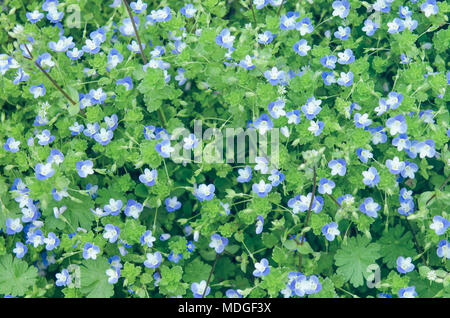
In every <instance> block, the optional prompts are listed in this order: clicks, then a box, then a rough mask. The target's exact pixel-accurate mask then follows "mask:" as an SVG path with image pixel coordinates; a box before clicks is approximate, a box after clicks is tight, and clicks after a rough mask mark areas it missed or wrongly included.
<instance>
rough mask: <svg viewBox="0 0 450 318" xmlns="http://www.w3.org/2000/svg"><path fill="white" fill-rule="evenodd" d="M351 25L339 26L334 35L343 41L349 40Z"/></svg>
mask: <svg viewBox="0 0 450 318" xmlns="http://www.w3.org/2000/svg"><path fill="white" fill-rule="evenodd" d="M350 31H351V30H350V27H345V28H344V27H342V26H340V27H338V30H337V31H336V32H334V36H335V37H336V38H338V39H341V40H342V41H345V40H348V38H349V37H350Z"/></svg>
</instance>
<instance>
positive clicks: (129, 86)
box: [116, 76, 133, 91]
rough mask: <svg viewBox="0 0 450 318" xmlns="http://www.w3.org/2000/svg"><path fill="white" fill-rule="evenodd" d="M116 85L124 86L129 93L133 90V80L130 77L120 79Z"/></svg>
mask: <svg viewBox="0 0 450 318" xmlns="http://www.w3.org/2000/svg"><path fill="white" fill-rule="evenodd" d="M116 85H123V86H125V88H126V90H127V91H129V90H130V89H132V88H133V80H132V79H131V77H130V76H126V77H124V78H120V79H118V80H117V81H116Z"/></svg>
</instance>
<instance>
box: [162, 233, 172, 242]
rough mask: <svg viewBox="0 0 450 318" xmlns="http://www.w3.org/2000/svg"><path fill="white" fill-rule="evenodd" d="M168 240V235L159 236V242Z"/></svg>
mask: <svg viewBox="0 0 450 318" xmlns="http://www.w3.org/2000/svg"><path fill="white" fill-rule="evenodd" d="M168 239H170V234H169V233H163V234H161V235H160V236H159V240H160V241H161V242H164V241H167V240H168Z"/></svg>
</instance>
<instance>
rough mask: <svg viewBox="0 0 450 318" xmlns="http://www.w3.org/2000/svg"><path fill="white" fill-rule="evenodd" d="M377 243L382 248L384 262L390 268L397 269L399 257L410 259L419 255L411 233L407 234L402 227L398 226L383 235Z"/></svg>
mask: <svg viewBox="0 0 450 318" xmlns="http://www.w3.org/2000/svg"><path fill="white" fill-rule="evenodd" d="M377 243H378V244H380V246H381V250H380V252H381V256H382V257H383V262H384V263H386V266H387V267H389V268H395V266H396V261H397V258H398V257H399V256H403V257H408V256H414V255H416V254H417V252H416V250H415V249H414V243H413V238H412V235H411V233H410V232H408V231H406V232H405V229H404V228H403V227H402V226H401V225H396V226H395V227H394V228H390V229H389V231H387V232H385V233H383V236H382V237H381V238H380V239H379V240H378V242H377Z"/></svg>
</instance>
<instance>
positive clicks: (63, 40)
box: [48, 36, 75, 53]
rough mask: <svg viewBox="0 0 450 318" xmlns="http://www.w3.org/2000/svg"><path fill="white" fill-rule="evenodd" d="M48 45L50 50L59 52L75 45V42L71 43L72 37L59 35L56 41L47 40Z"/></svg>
mask: <svg viewBox="0 0 450 318" xmlns="http://www.w3.org/2000/svg"><path fill="white" fill-rule="evenodd" d="M48 47H49V48H50V49H51V50H52V51H55V52H58V53H61V52H66V51H67V50H68V49H71V48H73V47H75V43H73V37H71V36H69V37H65V36H61V37H60V38H59V39H58V41H57V42H55V41H50V42H48Z"/></svg>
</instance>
